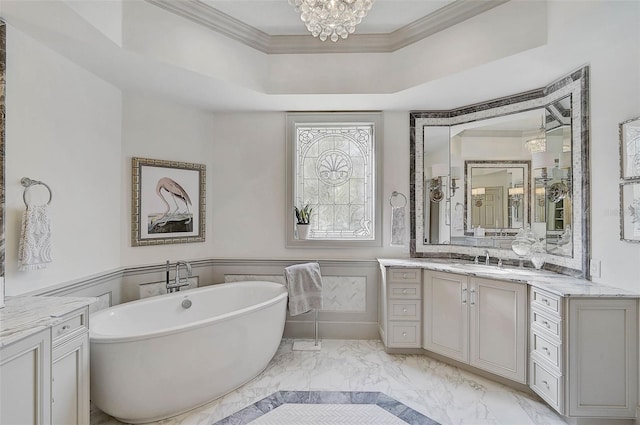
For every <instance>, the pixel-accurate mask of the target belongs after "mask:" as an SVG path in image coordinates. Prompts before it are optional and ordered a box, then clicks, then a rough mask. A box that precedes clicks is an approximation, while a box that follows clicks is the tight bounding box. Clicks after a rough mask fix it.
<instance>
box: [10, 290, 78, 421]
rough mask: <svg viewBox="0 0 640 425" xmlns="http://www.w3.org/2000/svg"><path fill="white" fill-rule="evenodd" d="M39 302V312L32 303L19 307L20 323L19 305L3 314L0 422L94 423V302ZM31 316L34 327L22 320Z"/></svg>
mask: <svg viewBox="0 0 640 425" xmlns="http://www.w3.org/2000/svg"><path fill="white" fill-rule="evenodd" d="M33 299H34V301H33V303H34V305H33V312H31V310H32V309H31V308H30V307H27V306H28V305H29V303H28V302H25V301H24V300H21V302H20V303H15V304H18V306H17V307H16V309H15V310H16V313H17V314H16V316H18V319H16V320H14V318H13V317H11V314H12V312H11V311H10V310H12V308H11V307H12V305H13V304H14V302H13V300H9V302H8V303H7V307H5V309H8V310H9V311H6V312H2V314H3V315H6V316H3V317H2V319H4V320H3V331H4V332H3V333H2V335H1V336H2V340H1V341H0V342H1V343H2V344H1V345H0V346H1V348H0V377H1V379H0V423H1V424H3V425H4V424H7V425H11V424H16V425H18V424H19V425H27V424H34V425H36V424H37V425H41V424H52V425H73V424H88V423H89V421H90V420H89V323H88V319H89V307H88V304H89V303H90V302H91V301H87V299H80V298H77V299H74V300H71V301H68V300H62V301H56V300H55V299H54V297H42V298H40V297H33ZM83 300H84V301H83ZM58 303H61V304H62V307H58V308H56V306H58ZM51 304H52V305H53V307H52V310H51V311H48V310H47V308H48V307H51ZM27 308H28V310H27ZM39 310H40V311H39ZM25 311H29V312H30V313H29V317H30V320H31V322H25V321H22V320H21V317H20V316H26V314H25V313H24V312H25ZM5 323H6V325H5Z"/></svg>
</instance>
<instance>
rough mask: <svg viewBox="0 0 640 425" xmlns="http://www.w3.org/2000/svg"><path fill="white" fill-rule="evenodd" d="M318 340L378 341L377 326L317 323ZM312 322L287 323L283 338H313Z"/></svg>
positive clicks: (369, 324) (348, 323)
mask: <svg viewBox="0 0 640 425" xmlns="http://www.w3.org/2000/svg"><path fill="white" fill-rule="evenodd" d="M318 336H319V338H320V339H375V340H378V339H380V337H379V336H378V324H377V323H375V322H372V323H367V322H322V321H321V322H319V323H318ZM313 337H314V327H313V322H301V321H287V323H286V324H285V326H284V338H313Z"/></svg>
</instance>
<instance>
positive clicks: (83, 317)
mask: <svg viewBox="0 0 640 425" xmlns="http://www.w3.org/2000/svg"><path fill="white" fill-rule="evenodd" d="M87 317H88V310H87V309H83V310H80V311H75V312H73V313H71V314H68V315H67V316H65V317H63V318H62V321H61V322H60V323H58V324H57V325H54V326H53V327H52V328H51V337H52V339H53V345H57V344H60V343H62V342H63V341H66V340H67V339H69V338H72V337H74V336H75V335H78V334H81V333H83V332H87V331H88V330H89V326H88V321H87Z"/></svg>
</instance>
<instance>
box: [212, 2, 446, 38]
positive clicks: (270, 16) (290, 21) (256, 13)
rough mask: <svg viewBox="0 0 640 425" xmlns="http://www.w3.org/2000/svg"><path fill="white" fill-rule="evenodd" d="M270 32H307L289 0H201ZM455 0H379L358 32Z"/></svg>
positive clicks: (403, 21) (386, 28)
mask: <svg viewBox="0 0 640 425" xmlns="http://www.w3.org/2000/svg"><path fill="white" fill-rule="evenodd" d="M201 1H202V2H203V3H205V4H207V5H209V6H211V7H213V8H215V9H217V10H219V11H220V12H223V13H225V14H227V15H229V16H231V17H233V18H235V19H238V20H239V21H242V22H244V23H246V24H248V25H251V26H252V27H254V28H257V29H259V30H260V31H263V32H265V33H267V34H269V35H305V34H308V31H307V28H306V27H305V25H304V23H303V22H302V21H301V20H300V14H299V13H298V12H296V11H295V9H294V7H293V6H291V5H289V3H288V2H287V0H201ZM453 2H454V0H376V1H375V3H374V4H373V8H372V9H371V11H370V12H369V13H368V15H367V16H366V17H365V18H364V19H363V21H362V23H360V24H359V25H358V26H357V27H356V33H357V34H386V33H390V32H393V31H395V30H397V29H400V28H402V27H404V26H406V25H408V24H410V23H412V22H414V21H416V20H418V19H420V18H422V17H424V16H426V15H429V14H431V13H433V12H435V11H436V10H438V9H440V8H442V7H444V6H446V5H448V4H450V3H453Z"/></svg>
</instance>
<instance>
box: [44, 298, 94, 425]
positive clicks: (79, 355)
mask: <svg viewBox="0 0 640 425" xmlns="http://www.w3.org/2000/svg"><path fill="white" fill-rule="evenodd" d="M88 316H89V312H88V309H86V308H85V309H83V310H81V311H77V312H73V313H71V314H69V315H67V316H66V317H65V318H64V320H63V322H62V323H60V324H58V325H56V326H54V327H53V328H52V337H53V351H52V365H51V423H52V424H53V425H66V424H88V423H89V327H88V323H87V319H88Z"/></svg>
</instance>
